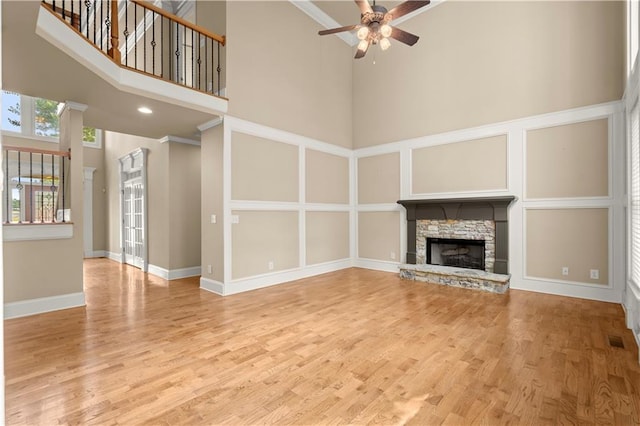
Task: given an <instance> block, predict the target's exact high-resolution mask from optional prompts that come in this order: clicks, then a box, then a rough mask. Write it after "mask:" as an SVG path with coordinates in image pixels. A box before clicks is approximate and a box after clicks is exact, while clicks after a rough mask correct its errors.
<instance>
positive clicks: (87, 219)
mask: <svg viewBox="0 0 640 426" xmlns="http://www.w3.org/2000/svg"><path fill="white" fill-rule="evenodd" d="M95 171H96V168H95V167H85V168H84V179H83V181H82V189H83V195H84V197H83V206H84V210H83V215H84V222H83V228H84V243H83V244H84V257H85V258H87V257H93V173H94V172H95Z"/></svg>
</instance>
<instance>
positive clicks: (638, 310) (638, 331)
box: [622, 280, 640, 356]
mask: <svg viewBox="0 0 640 426" xmlns="http://www.w3.org/2000/svg"><path fill="white" fill-rule="evenodd" d="M622 307H623V308H624V312H625V319H626V323H627V327H628V328H629V329H631V331H632V333H633V336H634V337H635V338H636V343H637V344H638V346H639V347H640V289H638V288H637V287H636V286H635V285H634V284H633V282H632V281H631V280H628V281H627V293H626V295H625V299H624V301H623V303H622ZM639 356H640V355H639Z"/></svg>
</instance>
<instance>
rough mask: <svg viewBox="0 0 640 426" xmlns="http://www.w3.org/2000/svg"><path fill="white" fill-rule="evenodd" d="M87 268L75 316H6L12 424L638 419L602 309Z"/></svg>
mask: <svg viewBox="0 0 640 426" xmlns="http://www.w3.org/2000/svg"><path fill="white" fill-rule="evenodd" d="M85 276H86V279H85V289H86V297H87V306H86V308H76V309H69V310H65V311H58V312H53V313H48V314H42V315H37V316H32V317H28V318H20V319H14V320H9V321H6V322H5V339H6V340H5V350H6V415H7V423H8V424H43V425H44V424H46V425H49V424H57V423H64V424H115V423H118V424H127V425H129V424H139V423H148V424H189V425H197V424H234V425H235V424H365V423H379V424H404V423H408V424H417V425H424V424H429V425H431V424H434V425H436V424H441V423H449V424H472V423H484V424H503V423H514V424H536V425H537V424H544V423H549V424H607V423H609V424H618V425H627V424H639V423H640V366H639V365H638V350H637V347H636V344H635V342H634V339H633V336H632V334H631V332H630V331H629V330H627V329H626V328H625V325H624V316H623V311H622V308H621V307H620V306H619V305H616V304H610V303H601V302H593V301H586V300H578V299H570V298H564V297H557V296H550V295H543V294H536V293H528V292H522V291H514V290H511V291H509V293H508V294H506V295H494V294H488V293H483V292H477V291H473V290H464V289H456V288H448V287H441V286H436V285H430V284H423V283H418V282H413V281H402V280H400V279H398V278H397V276H396V275H395V274H390V273H383V272H375V271H367V270H362V269H350V270H345V271H339V272H334V273H330V274H326V275H322V276H318V277H314V278H310V279H306V280H301V281H297V282H293V283H289V284H283V285H280V286H276V287H271V288H266V289H262V290H257V291H253V292H249V293H244V294H238V295H235V296H228V297H224V298H223V297H219V296H216V295H214V294H211V293H208V292H206V291H202V290H199V288H198V279H197V278H194V279H184V280H177V281H172V282H170V283H169V282H167V281H163V280H161V279H158V278H155V277H153V276H150V275H145V274H142V273H141V272H140V271H139V270H137V269H134V268H131V267H127V266H121V265H119V264H117V263H115V262H112V261H109V260H105V259H96V260H89V261H87V262H86V263H85ZM610 335H611V336H620V337H621V338H622V341H623V343H624V346H625V349H621V348H615V347H611V346H610V345H609V336H610Z"/></svg>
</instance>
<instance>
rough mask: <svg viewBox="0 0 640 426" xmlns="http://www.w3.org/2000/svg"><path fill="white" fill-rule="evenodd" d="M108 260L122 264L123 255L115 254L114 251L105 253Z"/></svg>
mask: <svg viewBox="0 0 640 426" xmlns="http://www.w3.org/2000/svg"><path fill="white" fill-rule="evenodd" d="M105 254H106V256H105V257H107V258H109V259H111V260H113V261H115V262H118V263H122V253H114V252H112V251H106V252H105Z"/></svg>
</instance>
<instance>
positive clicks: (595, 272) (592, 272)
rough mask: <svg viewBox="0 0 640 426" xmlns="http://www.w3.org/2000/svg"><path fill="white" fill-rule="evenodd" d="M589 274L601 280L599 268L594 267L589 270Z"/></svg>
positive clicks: (593, 278)
mask: <svg viewBox="0 0 640 426" xmlns="http://www.w3.org/2000/svg"><path fill="white" fill-rule="evenodd" d="M589 276H590V277H591V279H592V280H599V279H600V270H599V269H592V270H591V271H589Z"/></svg>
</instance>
